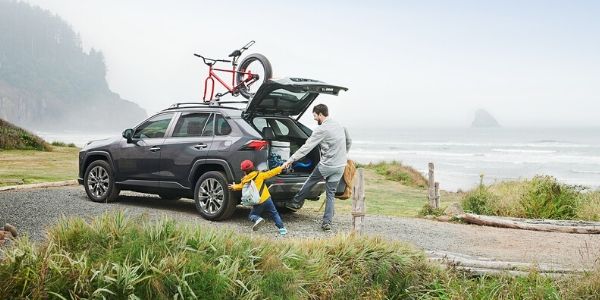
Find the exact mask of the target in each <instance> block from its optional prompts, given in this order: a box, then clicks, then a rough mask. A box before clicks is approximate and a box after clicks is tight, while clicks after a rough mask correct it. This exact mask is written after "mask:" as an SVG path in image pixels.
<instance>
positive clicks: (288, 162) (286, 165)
mask: <svg viewBox="0 0 600 300" xmlns="http://www.w3.org/2000/svg"><path fill="white" fill-rule="evenodd" d="M290 165H292V162H291V161H289V160H288V161H286V162H284V163H283V165H281V168H282V169H287V168H289V167H290Z"/></svg>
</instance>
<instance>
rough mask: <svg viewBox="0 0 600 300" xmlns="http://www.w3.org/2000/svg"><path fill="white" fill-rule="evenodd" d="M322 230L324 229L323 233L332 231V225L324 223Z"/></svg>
mask: <svg viewBox="0 0 600 300" xmlns="http://www.w3.org/2000/svg"><path fill="white" fill-rule="evenodd" d="M321 229H323V231H331V224H329V223H323V225H321Z"/></svg>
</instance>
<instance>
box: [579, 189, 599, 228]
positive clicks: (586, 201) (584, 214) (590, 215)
mask: <svg viewBox="0 0 600 300" xmlns="http://www.w3.org/2000/svg"><path fill="white" fill-rule="evenodd" d="M580 198H581V200H580V202H579V207H578V208H577V218H578V219H582V220H588V221H600V191H594V192H587V193H582V194H581V196H580Z"/></svg>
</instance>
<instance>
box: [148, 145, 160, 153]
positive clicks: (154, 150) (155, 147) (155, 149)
mask: <svg viewBox="0 0 600 300" xmlns="http://www.w3.org/2000/svg"><path fill="white" fill-rule="evenodd" d="M150 151H151V152H157V151H160V147H158V146H154V147H152V148H150Z"/></svg>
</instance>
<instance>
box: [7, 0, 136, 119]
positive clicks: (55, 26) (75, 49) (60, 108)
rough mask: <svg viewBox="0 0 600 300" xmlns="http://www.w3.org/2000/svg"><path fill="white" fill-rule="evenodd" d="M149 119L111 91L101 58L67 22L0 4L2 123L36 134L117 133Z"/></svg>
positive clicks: (22, 7) (23, 5)
mask: <svg viewBox="0 0 600 300" xmlns="http://www.w3.org/2000/svg"><path fill="white" fill-rule="evenodd" d="M145 116H146V112H145V111H144V110H143V109H142V108H141V107H139V106H138V105H137V104H135V103H133V102H131V101H127V100H124V99H121V97H120V96H119V95H118V94H116V93H114V92H112V91H111V90H110V88H109V87H108V83H107V81H106V65H105V64H104V56H103V55H102V52H100V51H97V50H95V49H91V50H89V51H87V52H86V51H84V50H83V48H82V46H81V40H80V38H79V35H78V34H76V33H75V32H74V31H73V29H72V28H71V27H70V25H68V24H67V23H66V22H65V21H64V20H62V19H61V18H60V17H58V16H56V15H52V14H51V13H50V12H48V11H46V10H42V9H40V8H38V7H32V6H30V5H29V4H26V3H24V2H14V1H7V0H0V118H3V119H5V120H8V121H10V122H12V123H14V124H16V125H19V126H23V127H26V128H28V129H36V130H61V129H71V130H115V129H123V128H126V127H129V126H131V125H132V122H134V121H138V120H140V119H143V118H144V117H145Z"/></svg>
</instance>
